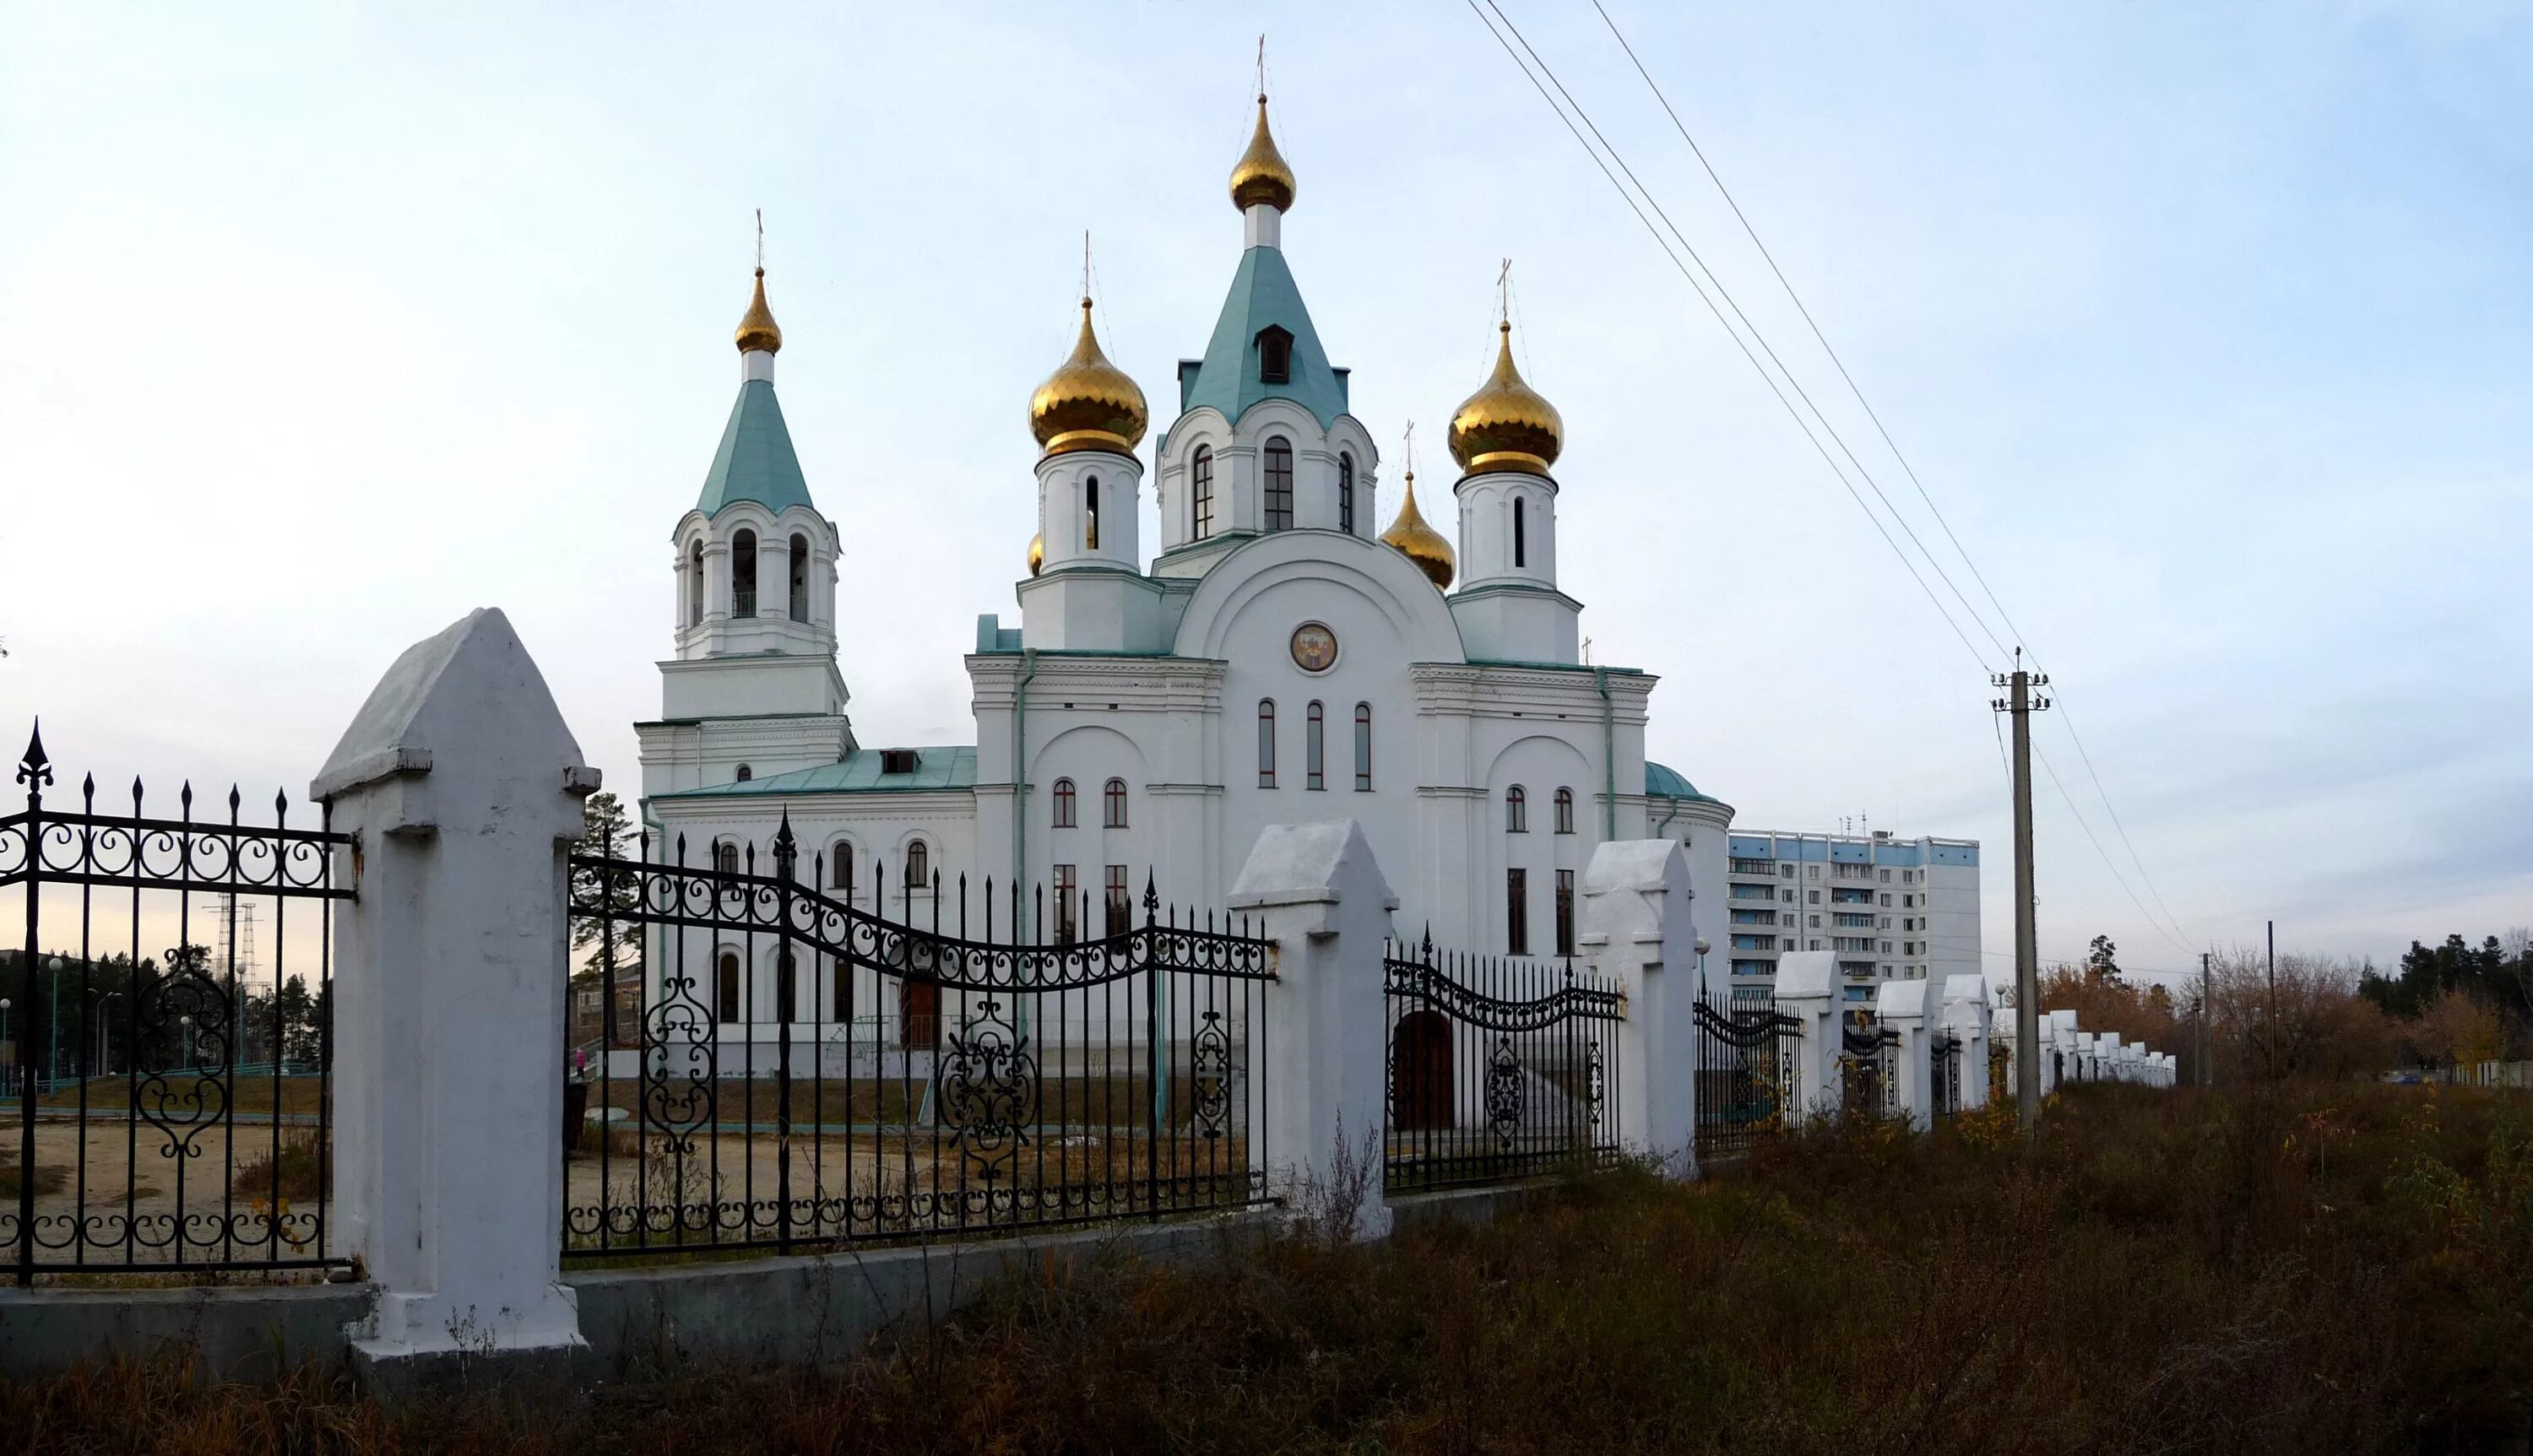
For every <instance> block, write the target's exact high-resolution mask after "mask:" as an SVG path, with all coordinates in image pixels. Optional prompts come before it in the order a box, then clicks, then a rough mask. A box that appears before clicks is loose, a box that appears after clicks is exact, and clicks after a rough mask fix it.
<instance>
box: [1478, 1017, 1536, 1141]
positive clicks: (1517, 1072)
mask: <svg viewBox="0 0 2533 1456" xmlns="http://www.w3.org/2000/svg"><path fill="white" fill-rule="evenodd" d="M1525 1099H1526V1087H1525V1077H1524V1075H1523V1073H1522V1070H1521V1059H1520V1058H1519V1057H1517V1056H1515V1055H1513V1050H1512V1038H1511V1037H1509V1036H1505V1037H1499V1038H1498V1039H1497V1041H1496V1049H1495V1051H1494V1052H1492V1053H1490V1054H1489V1055H1488V1057H1487V1084H1486V1108H1487V1126H1488V1127H1490V1128H1493V1129H1495V1131H1496V1138H1497V1140H1498V1141H1501V1142H1502V1144H1503V1145H1504V1146H1506V1147H1510V1146H1512V1134H1513V1130H1514V1129H1515V1128H1518V1127H1520V1126H1521V1109H1522V1103H1523V1102H1524V1100H1525Z"/></svg>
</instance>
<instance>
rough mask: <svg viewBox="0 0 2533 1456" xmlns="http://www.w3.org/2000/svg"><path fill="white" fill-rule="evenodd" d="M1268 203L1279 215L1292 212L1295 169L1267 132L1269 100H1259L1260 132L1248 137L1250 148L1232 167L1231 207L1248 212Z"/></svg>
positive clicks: (1263, 96)
mask: <svg viewBox="0 0 2533 1456" xmlns="http://www.w3.org/2000/svg"><path fill="white" fill-rule="evenodd" d="M1260 203H1265V204H1267V206H1269V207H1272V208H1274V209H1275V210H1276V211H1278V212H1290V211H1292V210H1293V169H1292V168H1291V167H1288V166H1286V165H1284V154H1283V153H1282V152H1280V151H1277V150H1276V149H1275V138H1274V137H1273V136H1272V135H1271V134H1269V133H1268V132H1267V97H1266V96H1265V95H1264V94H1261V95H1260V96H1259V97H1258V130H1257V131H1255V132H1252V133H1250V134H1249V149H1248V150H1247V151H1244V152H1242V153H1240V160H1239V161H1238V162H1237V163H1235V164H1234V165H1233V166H1232V168H1231V205H1233V206H1235V207H1238V208H1239V209H1240V210H1241V211H1243V212H1246V211H1248V210H1249V209H1250V208H1252V207H1254V206H1256V205H1258V204H1260Z"/></svg>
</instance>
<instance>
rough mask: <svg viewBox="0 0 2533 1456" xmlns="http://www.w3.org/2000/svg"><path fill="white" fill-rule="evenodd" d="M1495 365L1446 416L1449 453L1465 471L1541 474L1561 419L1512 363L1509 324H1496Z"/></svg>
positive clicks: (1561, 437)
mask: <svg viewBox="0 0 2533 1456" xmlns="http://www.w3.org/2000/svg"><path fill="white" fill-rule="evenodd" d="M1496 329H1497V341H1496V370H1495V373H1494V374H1492V375H1489V376H1488V377H1487V381H1486V382H1485V383H1484V384H1481V385H1479V386H1478V392H1477V393H1475V394H1472V395H1470V396H1469V397H1468V398H1466V399H1464V400H1462V401H1460V407H1459V409H1458V410H1457V411H1455V412H1454V413H1453V414H1452V416H1451V434H1450V441H1449V442H1450V446H1451V458H1452V459H1454V460H1457V461H1459V462H1460V468H1461V469H1462V470H1465V471H1467V472H1468V473H1470V474H1471V475H1477V474H1479V473H1481V472H1484V471H1490V470H1519V471H1523V472H1526V473H1528V474H1531V475H1546V474H1548V467H1550V466H1551V465H1554V464H1556V463H1557V452H1558V451H1559V450H1560V449H1562V448H1563V447H1564V442H1565V421H1564V419H1563V418H1562V417H1561V416H1560V415H1559V414H1558V413H1557V406H1555V405H1553V404H1550V403H1549V402H1548V401H1547V399H1546V398H1544V397H1543V396H1542V395H1541V394H1540V392H1539V391H1538V390H1536V389H1533V388H1532V387H1530V386H1529V385H1528V384H1526V383H1523V382H1522V379H1521V371H1519V370H1517V369H1514V368H1513V365H1512V324H1511V323H1510V322H1509V321H1507V322H1503V323H1499V324H1497V325H1496Z"/></svg>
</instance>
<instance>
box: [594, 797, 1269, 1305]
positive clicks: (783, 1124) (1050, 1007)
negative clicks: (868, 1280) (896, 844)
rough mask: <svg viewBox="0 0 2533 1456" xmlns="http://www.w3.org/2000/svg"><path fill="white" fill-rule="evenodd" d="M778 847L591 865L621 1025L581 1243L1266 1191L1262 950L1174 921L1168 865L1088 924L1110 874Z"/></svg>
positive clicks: (824, 1236)
mask: <svg viewBox="0 0 2533 1456" xmlns="http://www.w3.org/2000/svg"><path fill="white" fill-rule="evenodd" d="M772 847H773V853H772V855H771V859H770V862H769V863H768V864H765V865H763V866H760V865H759V864H758V863H757V862H756V857H755V853H754V849H753V846H749V847H747V848H745V849H740V848H738V847H737V846H735V845H734V846H729V847H727V848H725V847H723V846H719V845H717V846H715V849H714V851H713V863H712V864H711V865H709V866H707V865H696V864H689V863H687V862H686V861H687V845H686V844H685V842H684V840H683V839H682V838H680V839H679V840H678V841H677V844H676V845H675V848H674V862H667V863H662V862H653V861H652V860H651V858H650V842H649V839H648V837H647V836H645V837H644V839H643V840H642V841H641V850H640V857H638V858H635V859H619V858H615V857H612V856H608V855H582V854H575V855H573V856H572V859H571V871H572V904H571V909H572V916H573V921H574V926H575V930H574V937H575V940H576V942H578V943H580V944H582V945H584V946H586V947H590V948H591V949H590V950H589V951H588V953H587V955H586V957H585V968H584V969H583V970H582V971H581V972H580V973H579V974H578V975H577V976H576V977H575V980H576V982H577V983H579V984H580V985H581V987H582V989H584V990H585V991H587V992H589V993H594V994H592V995H591V997H590V999H591V1001H592V1002H593V1003H594V1010H595V1014H596V1015H597V1016H598V1017H599V1018H601V1019H603V1020H604V1022H605V1030H604V1034H603V1035H601V1036H599V1037H597V1038H595V1041H596V1043H597V1045H596V1047H595V1051H596V1055H595V1057H594V1058H593V1057H591V1056H589V1055H588V1053H589V1051H590V1050H591V1048H582V1049H580V1050H579V1051H578V1052H576V1053H572V1054H571V1055H572V1058H573V1061H574V1062H575V1064H577V1066H576V1070H575V1071H574V1073H573V1076H574V1077H575V1078H576V1079H578V1080H580V1081H582V1082H584V1083H585V1090H583V1091H581V1092H579V1093H577V1094H574V1097H573V1098H572V1099H570V1100H576V1101H579V1102H581V1103H582V1104H583V1105H584V1108H585V1110H584V1112H583V1113H582V1115H581V1117H580V1118H579V1120H578V1121H577V1122H576V1123H572V1124H570V1125H568V1126H567V1129H566V1148H565V1152H564V1178H565V1186H566V1189H567V1193H566V1196H565V1198H564V1209H563V1229H562V1238H563V1252H564V1256H565V1257H566V1258H571V1259H588V1258H600V1257H612V1256H621V1255H627V1254H666V1253H676V1252H693V1251H695V1250H696V1249H698V1248H704V1249H765V1250H770V1251H777V1252H780V1251H788V1250H795V1249H799V1248H803V1247H811V1246H816V1245H822V1244H835V1243H840V1242H846V1241H854V1240H866V1239H890V1238H907V1237H917V1236H929V1235H941V1234H956V1233H961V1232H974V1231H983V1230H1001V1229H1012V1228H1026V1227H1031V1226H1043V1225H1052V1224H1066V1223H1078V1222H1083V1221H1087V1220H1092V1219H1102V1218H1114V1217H1127V1216H1158V1215H1160V1214H1163V1213H1175V1212H1183V1211H1195V1210H1203V1209H1220V1208H1230V1207H1239V1206H1244V1205H1247V1204H1251V1203H1256V1202H1261V1201H1264V1200H1265V1199H1266V1173H1265V1169H1264V1166H1263V1163H1262V1161H1261V1160H1262V1157H1263V1154H1264V1151H1265V1149H1264V1145H1263V1135H1264V1131H1265V1100H1264V1099H1265V1090H1266V1088H1265V1080H1264V1077H1265V1061H1264V1055H1265V1048H1264V1046H1263V1045H1262V1041H1263V1036H1264V1027H1265V1023H1264V1012H1265V1007H1264V1004H1263V997H1264V995H1265V987H1266V985H1267V982H1269V981H1271V980H1272V979H1273V978H1274V967H1273V955H1272V948H1271V946H1270V945H1269V943H1268V942H1267V941H1265V940H1263V939H1261V938H1259V937H1256V936H1253V935H1250V934H1248V933H1246V929H1245V926H1244V928H1243V929H1241V930H1238V931H1235V930H1233V929H1231V928H1229V925H1228V922H1227V921H1226V923H1225V925H1224V926H1222V927H1220V928H1217V927H1216V926H1215V924H1214V923H1213V921H1212V919H1211V917H1210V916H1208V918H1207V920H1206V922H1205V923H1204V924H1203V925H1199V924H1197V923H1196V921H1195V918H1194V917H1193V916H1192V915H1187V914H1183V913H1180V912H1177V911H1172V912H1171V913H1169V914H1168V915H1166V916H1164V915H1163V913H1162V912H1161V908H1160V902H1159V898H1158V896H1157V894H1156V893H1155V892H1154V890H1153V888H1152V883H1151V879H1150V877H1149V875H1147V877H1146V883H1145V890H1144V895H1143V898H1142V903H1141V906H1140V908H1141V911H1142V918H1141V923H1140V924H1138V923H1135V914H1134V912H1135V910H1136V909H1137V908H1138V907H1137V906H1135V905H1133V904H1130V903H1127V902H1126V899H1125V893H1124V891H1123V890H1122V887H1120V888H1115V889H1112V890H1111V892H1110V893H1109V894H1108V896H1107V897H1106V898H1105V900H1104V902H1103V903H1098V904H1097V905H1096V906H1095V907H1096V908H1097V909H1098V910H1099V912H1100V914H1101V916H1102V918H1103V919H1104V921H1105V924H1104V927H1103V928H1104V930H1105V932H1106V933H1105V934H1102V935H1100V936H1099V937H1097V938H1089V937H1087V936H1086V935H1085V934H1084V932H1085V931H1086V930H1087V929H1088V928H1089V927H1090V925H1091V924H1092V912H1093V909H1094V903H1093V902H1092V901H1091V900H1090V897H1089V896H1088V895H1087V894H1086V895H1082V896H1080V897H1078V898H1077V897H1074V896H1062V895H1060V896H1057V897H1055V898H1054V899H1053V901H1052V903H1050V900H1049V897H1047V896H1046V894H1045V893H1044V891H1043V890H1038V891H1033V892H1032V893H1031V895H1030V896H1029V897H1028V898H1027V899H1026V900H1024V898H1023V897H1022V895H1021V894H1020V892H1019V890H1018V887H1016V886H1007V887H1003V888H1002V889H1000V890H999V891H998V890H997V888H996V887H995V886H994V884H993V883H992V882H991V881H990V880H989V881H986V882H985V883H984V884H983V886H982V887H981V892H982V893H981V894H979V895H976V896H973V897H972V896H971V894H970V892H969V886H968V882H967V880H966V877H964V876H962V877H960V878H959V879H958V880H957V881H956V882H953V883H951V884H947V885H945V884H944V883H943V881H942V879H941V877H940V876H939V875H938V874H935V875H932V876H930V877H929V878H928V879H927V880H926V881H924V882H922V883H919V884H917V883H906V882H903V881H901V883H900V884H899V885H898V886H897V887H895V889H894V891H892V890H891V888H890V887H889V885H888V884H887V883H886V880H885V878H884V875H883V871H882V869H881V868H880V867H878V866H871V867H869V868H870V876H871V878H870V881H869V883H868V885H867V886H866V887H864V886H857V885H854V884H853V883H851V882H850V878H849V877H848V876H846V875H843V874H839V875H837V876H836V880H837V881H838V883H831V881H830V874H829V869H830V867H829V866H828V865H827V864H826V861H825V858H824V856H823V855H813V856H811V857H810V858H809V859H808V860H807V861H805V862H803V861H802V860H801V858H800V856H799V853H798V849H797V844H796V842H795V838H794V836H793V832H792V826H791V822H790V819H789V817H788V816H787V817H786V818H785V820H784V822H783V825H782V827H781V829H780V831H779V832H778V833H777V835H776V837H775V840H774V843H773V846H772ZM760 868H762V869H765V870H768V871H770V873H758V871H759V869H760ZM801 869H807V870H808V871H809V874H808V876H807V877H806V880H805V882H804V881H803V880H802V878H801V877H800V876H799V875H798V873H797V871H799V870H801ZM812 887H825V888H812ZM892 899H893V900H894V905H893V906H892V903H891V902H892ZM865 905H867V906H868V908H864V906H865ZM891 908H894V909H895V911H896V917H895V918H894V919H891V918H889V916H888V914H887V911H888V910H889V909H891ZM972 914H973V916H974V917H975V918H974V922H973V923H972V920H971V916H972ZM998 916H999V918H998ZM945 921H947V924H946V925H945V923H944V922H945ZM918 922H920V923H918ZM628 983H629V985H630V986H631V987H632V988H633V990H632V992H631V993H630V994H625V992H626V987H627V985H628ZM619 996H620V997H621V1000H622V1002H624V1003H626V1004H627V1006H628V1007H629V1008H630V1009H631V1014H632V1019H633V1024H632V1025H630V1026H626V1025H624V1024H622V1022H623V1019H624V1016H625V1012H624V1010H620V1009H619ZM574 1143H577V1144H579V1145H578V1146H576V1147H575V1146H573V1145H571V1144H574Z"/></svg>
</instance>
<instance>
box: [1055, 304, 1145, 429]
mask: <svg viewBox="0 0 2533 1456" xmlns="http://www.w3.org/2000/svg"><path fill="white" fill-rule="evenodd" d="M1150 418H1151V417H1150V413H1149V410H1148V409H1147V408H1146V407H1145V404H1144V391H1143V390H1142V389H1140V388H1138V387H1136V384H1135V381H1134V380H1133V379H1129V378H1127V376H1126V372H1125V371H1124V370H1122V369H1119V368H1118V367H1117V366H1115V365H1113V364H1110V363H1109V362H1108V356H1107V355H1105V354H1102V353H1100V352H1099V340H1098V337H1097V336H1096V335H1094V334H1092V333H1091V331H1090V299H1088V298H1085V299H1084V300H1083V301H1082V336H1081V337H1080V338H1078V339H1076V340H1074V343H1073V357H1072V358H1070V359H1067V360H1065V361H1064V363H1063V364H1062V365H1061V366H1059V367H1058V368H1057V369H1056V371H1055V373H1053V374H1051V375H1048V376H1047V377H1046V382H1045V383H1043V384H1040V385H1038V386H1037V392H1036V393H1034V394H1032V395H1031V396H1030V434H1031V435H1033V436H1035V437H1037V442H1038V445H1039V447H1040V448H1041V449H1042V450H1043V451H1044V452H1045V453H1046V454H1049V455H1062V454H1066V453H1069V452H1071V451H1074V450H1113V451H1115V452H1116V453H1118V454H1120V455H1131V454H1133V453H1135V446H1137V445H1138V444H1141V443H1143V439H1144V428H1145V426H1146V425H1147V424H1148V423H1149V421H1150Z"/></svg>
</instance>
